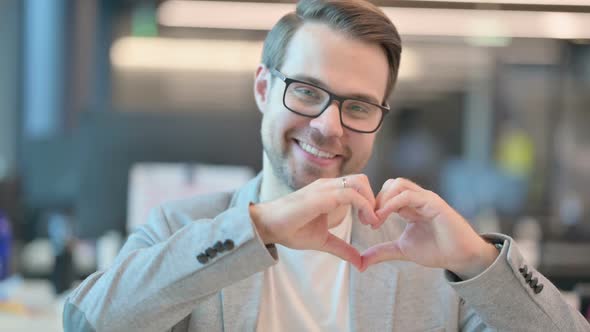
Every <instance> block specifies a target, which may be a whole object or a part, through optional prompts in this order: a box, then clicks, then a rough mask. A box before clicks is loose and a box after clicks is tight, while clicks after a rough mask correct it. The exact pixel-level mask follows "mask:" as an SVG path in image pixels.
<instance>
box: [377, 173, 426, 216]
mask: <svg viewBox="0 0 590 332" xmlns="http://www.w3.org/2000/svg"><path fill="white" fill-rule="evenodd" d="M405 190H413V191H421V190H424V189H423V188H422V187H420V186H419V185H417V184H415V183H414V182H412V181H410V180H408V179H404V178H396V179H389V180H387V181H385V183H384V184H383V187H382V188H381V191H379V194H378V195H377V198H376V202H375V209H376V210H378V209H380V208H381V207H383V206H384V205H385V204H386V203H387V201H388V200H389V199H391V198H392V197H395V196H397V195H399V194H400V193H401V192H402V191H405Z"/></svg>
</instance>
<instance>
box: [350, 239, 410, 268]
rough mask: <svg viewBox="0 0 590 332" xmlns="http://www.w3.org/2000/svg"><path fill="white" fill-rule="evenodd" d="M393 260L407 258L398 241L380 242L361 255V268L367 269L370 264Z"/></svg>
mask: <svg viewBox="0 0 590 332" xmlns="http://www.w3.org/2000/svg"><path fill="white" fill-rule="evenodd" d="M392 260H401V261H405V260H407V258H406V256H405V255H404V253H403V252H402V251H401V249H400V247H399V244H398V242H397V241H393V242H385V243H380V244H378V245H375V246H372V247H370V248H369V249H367V250H365V252H363V254H362V255H361V261H362V264H361V269H360V271H361V272H362V271H365V270H366V269H367V268H368V267H369V266H371V265H374V264H377V263H381V262H385V261H392Z"/></svg>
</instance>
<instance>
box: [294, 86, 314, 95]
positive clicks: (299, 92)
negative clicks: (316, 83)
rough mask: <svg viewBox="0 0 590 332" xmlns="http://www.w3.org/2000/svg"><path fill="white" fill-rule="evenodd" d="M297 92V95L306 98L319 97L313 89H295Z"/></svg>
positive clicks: (302, 87)
mask: <svg viewBox="0 0 590 332" xmlns="http://www.w3.org/2000/svg"><path fill="white" fill-rule="evenodd" d="M295 92H296V93H297V95H299V96H305V97H317V95H318V94H317V92H316V91H315V89H311V88H308V87H304V86H300V87H297V88H295Z"/></svg>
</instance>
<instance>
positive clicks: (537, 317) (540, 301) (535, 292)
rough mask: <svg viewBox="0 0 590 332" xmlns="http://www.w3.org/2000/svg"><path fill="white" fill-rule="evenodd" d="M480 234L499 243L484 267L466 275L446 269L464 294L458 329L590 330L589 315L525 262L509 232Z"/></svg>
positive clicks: (454, 286) (450, 280)
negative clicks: (496, 252) (492, 259)
mask: <svg viewBox="0 0 590 332" xmlns="http://www.w3.org/2000/svg"><path fill="white" fill-rule="evenodd" d="M484 238H486V239H488V240H490V241H491V242H494V243H503V246H502V250H501V252H500V254H499V256H498V258H497V259H496V261H495V262H494V263H493V264H492V265H491V266H490V267H489V268H488V269H486V270H485V271H484V272H482V273H481V274H480V275H478V276H476V277H474V278H472V279H469V280H465V281H458V280H457V279H458V278H457V277H456V276H454V275H453V274H452V273H451V272H449V271H446V272H445V274H446V277H447V279H448V281H449V282H450V284H451V286H452V287H453V288H454V289H455V291H456V292H457V293H458V295H459V296H460V297H461V299H462V301H461V302H462V306H461V310H460V316H461V317H460V326H461V330H462V331H568V332H573V331H580V332H581V331H590V325H589V324H588V321H586V319H585V318H584V317H583V316H582V315H581V314H580V313H579V312H578V311H576V310H575V309H574V308H572V307H571V306H570V305H568V304H567V303H566V302H565V300H564V299H563V297H562V296H561V294H560V292H559V290H558V289H557V288H556V287H555V286H554V285H553V284H551V282H550V281H549V280H547V278H545V277H544V276H543V275H542V274H541V273H539V272H538V271H537V270H535V269H534V268H533V267H531V266H530V265H528V264H527V263H526V262H525V260H524V259H523V257H522V255H521V253H520V252H519V250H518V247H517V246H516V245H515V243H514V240H513V239H512V238H510V237H508V236H506V235H503V234H488V235H484Z"/></svg>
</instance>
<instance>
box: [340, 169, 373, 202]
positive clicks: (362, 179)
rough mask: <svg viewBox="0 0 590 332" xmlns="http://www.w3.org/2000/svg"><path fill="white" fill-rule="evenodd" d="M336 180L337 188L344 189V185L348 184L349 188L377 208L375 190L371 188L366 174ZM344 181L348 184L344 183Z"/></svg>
mask: <svg viewBox="0 0 590 332" xmlns="http://www.w3.org/2000/svg"><path fill="white" fill-rule="evenodd" d="M336 179H337V181H336V183H337V184H336V186H337V187H338V188H343V187H344V183H346V187H347V188H348V187H350V188H353V189H354V190H356V191H357V192H358V193H359V194H361V195H363V197H365V198H366V199H367V201H369V203H371V205H373V206H375V194H374V193H373V188H371V184H370V183H369V178H368V177H367V176H366V175H365V174H352V175H347V176H343V177H341V178H336ZM344 180H345V181H346V182H344Z"/></svg>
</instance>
